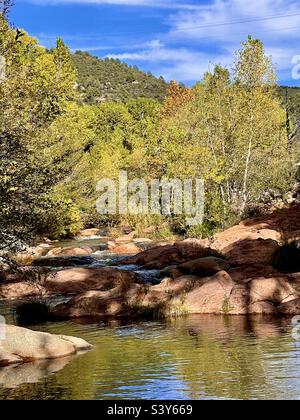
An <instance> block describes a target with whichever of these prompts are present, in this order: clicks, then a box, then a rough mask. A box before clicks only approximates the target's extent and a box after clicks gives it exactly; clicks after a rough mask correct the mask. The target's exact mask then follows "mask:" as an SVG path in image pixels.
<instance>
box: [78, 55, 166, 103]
mask: <svg viewBox="0 0 300 420" xmlns="http://www.w3.org/2000/svg"><path fill="white" fill-rule="evenodd" d="M72 58H73V60H74V63H75V65H76V68H77V71H78V79H79V80H78V82H79V88H80V93H81V98H82V99H83V101H84V102H86V103H89V104H93V103H101V102H105V101H108V100H112V101H117V102H124V101H126V100H128V99H135V98H139V97H144V98H150V99H157V100H159V101H161V102H162V101H163V100H164V98H165V96H166V90H167V87H168V84H167V83H166V81H165V80H164V79H163V78H162V77H160V78H156V77H155V76H153V75H152V74H151V73H144V72H143V71H141V70H139V69H138V68H137V67H130V66H128V65H127V64H125V63H122V62H120V61H119V60H113V59H104V60H101V59H99V58H97V57H94V56H92V55H90V54H88V53H86V52H82V51H78V52H76V53H75V54H73V56H72Z"/></svg>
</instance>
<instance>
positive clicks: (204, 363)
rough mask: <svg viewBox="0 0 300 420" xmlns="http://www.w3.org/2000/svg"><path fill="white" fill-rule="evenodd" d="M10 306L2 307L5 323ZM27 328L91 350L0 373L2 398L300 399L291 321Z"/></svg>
mask: <svg viewBox="0 0 300 420" xmlns="http://www.w3.org/2000/svg"><path fill="white" fill-rule="evenodd" d="M128 269H134V267H128ZM151 277H153V273H152V274H151V275H150V277H149V278H151ZM13 307H14V305H13V304H12V303H2V304H1V305H0V313H1V314H2V315H4V316H6V318H7V320H8V322H13ZM32 329H36V330H40V331H47V332H50V333H55V334H65V335H73V336H77V337H81V338H83V339H85V340H87V341H89V342H90V343H91V344H93V345H94V349H93V350H92V351H90V352H88V353H85V354H81V355H79V356H74V357H69V358H65V359H59V360H55V361H42V362H37V363H28V364H24V365H21V366H11V367H7V368H2V369H0V399H62V400H64V399H96V400H97V399H154V400H156V399H182V400H185V399H210V398H213V399H300V341H295V340H294V339H293V338H292V329H293V326H292V324H291V320H290V319H286V318H283V319H272V318H268V317H245V316H241V317H222V316H192V317H186V318H180V319H175V320H170V321H147V322H145V321H143V322H137V321H131V322H130V321H126V322H117V321H110V322H105V323H104V322H100V321H99V320H98V321H95V320H89V321H84V320H82V321H76V322H73V321H69V322H60V323H46V324H42V325H36V326H34V327H32Z"/></svg>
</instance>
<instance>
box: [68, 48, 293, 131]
mask: <svg viewBox="0 0 300 420" xmlns="http://www.w3.org/2000/svg"><path fill="white" fill-rule="evenodd" d="M72 57H73V61H74V64H75V66H76V68H77V72H78V83H79V90H80V94H81V98H82V101H83V102H85V103H88V104H97V103H101V102H107V101H115V102H126V101H127V100H129V99H135V98H139V97H145V98H151V99H157V100H158V101H160V102H162V101H163V100H164V98H165V96H166V92H167V89H168V86H169V84H168V83H167V82H166V81H165V80H164V78H163V77H159V78H157V77H155V76H154V75H153V74H151V73H145V72H143V71H142V70H140V69H139V68H138V67H136V66H129V65H128V64H126V63H124V62H121V61H120V60H115V59H108V58H106V59H100V58H98V57H95V56H93V55H91V54H89V53H87V52H83V51H77V52H76V53H75V54H73V55H72ZM278 92H279V95H280V97H281V98H282V104H283V106H286V104H287V102H288V109H289V113H290V117H291V118H292V120H293V122H294V123H296V122H298V121H300V88H298V87H286V86H280V87H279V88H278Z"/></svg>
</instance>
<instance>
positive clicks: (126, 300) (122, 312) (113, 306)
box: [51, 284, 146, 319]
mask: <svg viewBox="0 0 300 420" xmlns="http://www.w3.org/2000/svg"><path fill="white" fill-rule="evenodd" d="M145 293H146V288H145V286H143V285H141V284H132V285H130V286H124V285H123V286H118V287H115V288H113V289H111V290H106V291H89V292H85V293H82V294H80V295H78V296H75V297H74V298H73V299H71V300H70V301H69V302H67V303H63V304H60V305H57V306H56V307H55V308H54V309H52V311H51V315H52V316H53V317H55V318H58V319H69V318H86V317H101V318H107V317H113V318H118V317H124V316H130V315H134V313H135V310H136V308H137V305H138V302H139V301H140V300H141V299H142V298H143V296H144V295H145Z"/></svg>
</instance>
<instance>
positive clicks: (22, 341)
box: [0, 325, 92, 366]
mask: <svg viewBox="0 0 300 420" xmlns="http://www.w3.org/2000/svg"><path fill="white" fill-rule="evenodd" d="M2 335H3V338H2V337H1V338H2V339H1V340H0V366H7V365H10V364H18V363H26V362H32V361H35V360H44V359H57V358H61V357H66V356H70V355H72V354H76V353H77V352H79V351H83V350H90V349H91V348H92V346H91V345H90V344H89V343H87V342H86V341H84V340H81V339H77V338H74V337H65V336H57V335H52V334H48V333H42V332H37V331H31V330H28V329H25V328H21V327H16V326H13V325H6V326H3V327H2Z"/></svg>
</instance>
